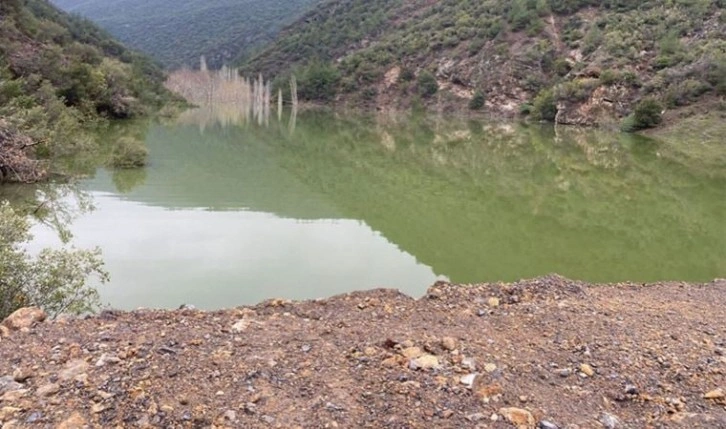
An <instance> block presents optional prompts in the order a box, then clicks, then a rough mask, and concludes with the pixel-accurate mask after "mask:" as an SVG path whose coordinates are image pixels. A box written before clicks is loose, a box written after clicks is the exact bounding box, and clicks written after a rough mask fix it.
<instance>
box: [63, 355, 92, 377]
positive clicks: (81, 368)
mask: <svg viewBox="0 0 726 429" xmlns="http://www.w3.org/2000/svg"><path fill="white" fill-rule="evenodd" d="M87 370H88V362H86V361H85V360H83V359H73V360H70V361H68V362H67V363H66V366H65V367H64V368H63V369H62V370H61V371H60V372H59V373H58V377H59V378H60V379H61V380H63V381H68V380H71V379H74V378H76V377H77V376H79V375H81V374H83V373H84V372H86V371H87Z"/></svg>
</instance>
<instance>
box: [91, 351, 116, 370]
mask: <svg viewBox="0 0 726 429" xmlns="http://www.w3.org/2000/svg"><path fill="white" fill-rule="evenodd" d="M119 362H121V359H119V358H118V357H117V356H114V355H112V354H108V353H104V354H102V355H101V357H100V358H99V359H98V360H97V361H96V367H102V366H104V365H106V364H109V363H110V364H117V363H119Z"/></svg>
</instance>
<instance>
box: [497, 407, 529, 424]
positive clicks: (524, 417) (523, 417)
mask: <svg viewBox="0 0 726 429" xmlns="http://www.w3.org/2000/svg"><path fill="white" fill-rule="evenodd" d="M499 414H501V415H502V416H504V418H505V419H507V420H508V421H509V422H510V423H512V424H513V425H514V426H516V427H517V428H518V429H531V428H533V427H534V424H535V420H534V416H533V415H532V413H530V412H529V411H527V410H525V409H523V408H514V407H509V408H500V409H499Z"/></svg>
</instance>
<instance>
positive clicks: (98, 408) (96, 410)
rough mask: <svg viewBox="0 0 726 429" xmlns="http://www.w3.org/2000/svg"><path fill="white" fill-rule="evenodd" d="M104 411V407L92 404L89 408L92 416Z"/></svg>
mask: <svg viewBox="0 0 726 429" xmlns="http://www.w3.org/2000/svg"><path fill="white" fill-rule="evenodd" d="M104 411H106V406H105V405H103V404H93V406H92V407H91V412H92V413H93V414H99V413H102V412H104Z"/></svg>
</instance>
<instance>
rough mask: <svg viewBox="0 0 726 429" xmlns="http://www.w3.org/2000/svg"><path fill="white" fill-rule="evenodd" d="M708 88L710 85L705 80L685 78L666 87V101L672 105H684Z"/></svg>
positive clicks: (708, 89) (709, 88)
mask: <svg viewBox="0 0 726 429" xmlns="http://www.w3.org/2000/svg"><path fill="white" fill-rule="evenodd" d="M710 90H711V86H710V85H709V84H707V83H705V82H701V81H698V80H695V79H686V80H684V81H682V82H678V83H676V84H674V85H671V87H670V88H668V91H667V93H666V102H667V104H668V105H669V106H672V107H676V106H685V105H688V104H690V103H692V102H693V101H695V100H696V99H697V98H698V97H700V96H701V95H703V94H705V93H706V92H708V91H710Z"/></svg>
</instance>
